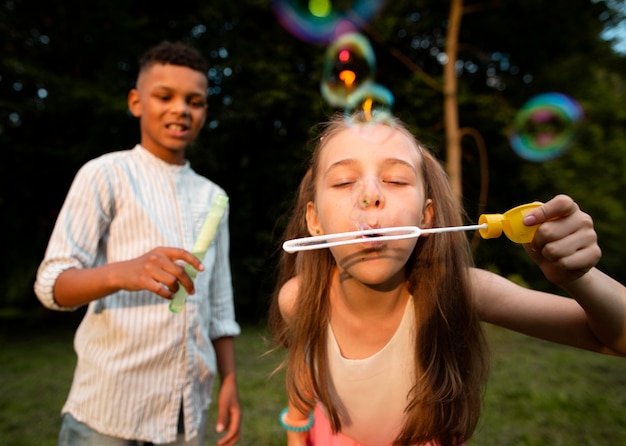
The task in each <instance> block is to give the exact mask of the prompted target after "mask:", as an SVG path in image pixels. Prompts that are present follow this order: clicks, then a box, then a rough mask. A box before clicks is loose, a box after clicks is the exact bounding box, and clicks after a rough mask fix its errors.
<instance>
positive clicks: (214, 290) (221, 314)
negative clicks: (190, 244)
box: [209, 208, 241, 339]
mask: <svg viewBox="0 0 626 446" xmlns="http://www.w3.org/2000/svg"><path fill="white" fill-rule="evenodd" d="M228 215H229V208H227V209H226V212H224V216H223V217H222V220H221V221H220V224H219V226H218V232H217V237H216V238H215V244H216V245H215V247H216V251H217V252H216V257H215V270H214V272H213V273H214V274H213V279H212V281H211V287H210V290H209V295H210V297H209V298H210V300H211V307H212V308H211V321H210V325H209V337H210V338H211V339H217V338H221V337H224V336H238V335H239V334H240V332H241V329H240V327H239V324H238V323H237V322H236V320H235V307H234V297H233V286H232V279H231V270H230V257H229V256H230V252H229V250H230V232H229V229H228Z"/></svg>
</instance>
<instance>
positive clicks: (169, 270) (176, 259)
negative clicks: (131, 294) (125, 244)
mask: <svg viewBox="0 0 626 446" xmlns="http://www.w3.org/2000/svg"><path fill="white" fill-rule="evenodd" d="M187 263H188V264H190V265H191V266H192V267H193V268H195V269H196V270H198V271H202V270H203V269H204V266H203V265H202V263H201V262H200V260H198V258H197V257H196V256H194V255H193V254H191V253H190V252H189V251H186V250H184V249H181V248H166V247H159V248H154V249H152V250H151V251H148V252H147V253H145V254H144V255H142V256H141V257H137V258H136V259H133V260H129V261H127V262H124V265H123V267H122V268H121V271H120V275H121V276H122V277H120V278H119V280H120V281H121V284H120V285H121V286H120V288H122V289H125V290H127V291H138V290H148V291H152V292H154V293H156V294H158V295H159V296H161V297H163V298H165V299H171V298H172V297H173V296H174V293H176V291H177V290H178V288H179V287H180V285H182V286H183V287H185V289H186V290H187V293H188V294H193V293H194V286H193V279H192V278H191V277H189V274H187V273H186V272H185V264H187Z"/></svg>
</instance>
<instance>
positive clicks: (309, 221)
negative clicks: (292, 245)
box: [306, 201, 322, 235]
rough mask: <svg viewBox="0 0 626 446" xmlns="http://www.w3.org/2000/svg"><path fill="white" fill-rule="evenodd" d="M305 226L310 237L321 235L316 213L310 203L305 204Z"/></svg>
mask: <svg viewBox="0 0 626 446" xmlns="http://www.w3.org/2000/svg"><path fill="white" fill-rule="evenodd" d="M306 226H307V228H308V230H309V234H310V235H321V234H322V228H321V227H320V225H319V221H318V220H317V211H316V210H315V205H314V204H313V202H312V201H309V202H308V203H307V204H306Z"/></svg>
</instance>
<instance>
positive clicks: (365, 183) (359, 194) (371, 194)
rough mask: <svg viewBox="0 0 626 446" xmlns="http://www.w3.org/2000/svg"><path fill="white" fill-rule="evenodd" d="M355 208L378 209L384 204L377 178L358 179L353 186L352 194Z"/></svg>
mask: <svg viewBox="0 0 626 446" xmlns="http://www.w3.org/2000/svg"><path fill="white" fill-rule="evenodd" d="M353 196H354V197H355V200H356V203H355V204H356V206H357V207H359V208H361V209H366V208H368V207H370V206H373V207H374V208H376V209H380V208H382V207H383V206H384V204H385V197H384V195H383V193H382V190H381V188H380V180H378V178H373V177H366V178H363V179H360V180H359V181H358V182H357V183H356V184H355V186H354V194H353Z"/></svg>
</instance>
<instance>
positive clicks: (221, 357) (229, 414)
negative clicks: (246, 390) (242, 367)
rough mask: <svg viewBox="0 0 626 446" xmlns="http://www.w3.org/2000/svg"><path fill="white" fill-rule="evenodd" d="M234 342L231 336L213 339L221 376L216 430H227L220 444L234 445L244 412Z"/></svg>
mask: <svg viewBox="0 0 626 446" xmlns="http://www.w3.org/2000/svg"><path fill="white" fill-rule="evenodd" d="M234 344H235V342H234V338H233V337H231V336H225V337H221V338H217V339H214V340H213V347H214V348H215V355H216V358H217V370H218V373H219V376H220V390H219V396H218V400H217V423H216V425H215V431H216V432H217V433H222V432H225V435H224V436H223V437H221V438H220V439H219V440H218V442H217V444H218V445H219V446H230V445H234V444H235V443H237V441H238V440H239V437H240V435H241V416H242V413H241V405H240V403H239V392H238V389H237V375H236V371H235V346H234Z"/></svg>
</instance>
